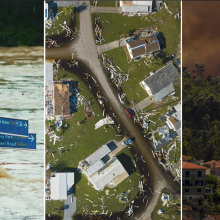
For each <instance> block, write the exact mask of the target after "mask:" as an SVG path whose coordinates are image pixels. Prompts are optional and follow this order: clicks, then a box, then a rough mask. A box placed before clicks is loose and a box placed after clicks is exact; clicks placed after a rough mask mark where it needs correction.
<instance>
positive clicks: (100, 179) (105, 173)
mask: <svg viewBox="0 0 220 220" xmlns="http://www.w3.org/2000/svg"><path fill="white" fill-rule="evenodd" d="M120 175H123V177H122V179H121V181H123V180H124V179H125V178H127V177H128V176H129V175H128V173H127V171H126V170H125V168H124V167H123V166H122V164H121V163H120V161H119V160H118V159H117V158H114V159H113V161H112V162H111V164H110V165H109V166H107V167H106V168H105V169H104V170H102V171H101V172H99V173H96V174H95V175H93V176H92V177H91V178H90V180H91V181H92V182H93V184H94V185H95V187H96V189H97V190H102V189H103V188H104V187H105V186H106V185H108V184H109V183H110V182H112V181H114V178H116V177H118V176H120Z"/></svg>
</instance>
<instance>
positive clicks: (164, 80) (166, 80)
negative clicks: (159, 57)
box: [140, 63, 180, 102]
mask: <svg viewBox="0 0 220 220" xmlns="http://www.w3.org/2000/svg"><path fill="white" fill-rule="evenodd" d="M179 77H180V75H179V72H178V70H177V68H176V67H175V66H174V65H173V64H172V63H169V64H168V65H166V66H165V67H163V68H161V69H160V70H158V71H157V72H155V73H154V74H153V75H151V76H149V77H148V78H146V79H145V80H143V81H141V82H140V85H141V86H142V87H143V88H144V89H145V91H146V92H147V93H148V95H149V96H151V95H153V97H154V99H155V101H156V102H158V101H161V100H162V99H163V98H165V97H166V96H168V95H169V94H170V93H172V92H174V91H175V89H174V87H173V83H174V82H175V81H176V80H177V79H178V78H179Z"/></svg>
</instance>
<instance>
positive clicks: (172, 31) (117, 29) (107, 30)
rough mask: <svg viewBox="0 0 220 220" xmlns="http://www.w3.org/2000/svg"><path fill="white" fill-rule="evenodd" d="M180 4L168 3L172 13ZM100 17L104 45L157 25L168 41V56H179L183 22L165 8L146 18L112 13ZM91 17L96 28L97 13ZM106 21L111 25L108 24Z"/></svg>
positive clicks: (102, 14) (166, 50) (165, 49)
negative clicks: (121, 36) (135, 31)
mask: <svg viewBox="0 0 220 220" xmlns="http://www.w3.org/2000/svg"><path fill="white" fill-rule="evenodd" d="M180 4H181V2H180V1H177V2H174V3H171V2H168V7H169V6H170V9H169V10H170V11H172V12H173V11H176V8H180ZM98 15H99V16H100V26H101V29H102V31H103V32H102V34H103V37H104V39H105V41H103V44H106V43H109V42H112V41H115V40H119V38H120V35H122V34H125V35H126V34H129V33H131V32H132V31H134V30H139V29H141V28H148V27H151V26H152V25H156V26H157V28H158V29H157V30H158V31H159V32H162V33H163V36H164V38H165V39H166V48H164V52H167V54H172V53H173V54H177V52H178V51H179V48H178V46H179V45H180V31H181V22H180V20H177V19H174V14H173V15H170V14H169V13H168V12H167V11H166V10H165V8H164V7H163V9H161V10H159V11H158V12H156V13H155V14H150V15H148V16H146V17H139V16H134V17H128V16H123V15H121V14H112V13H98ZM91 16H92V22H93V26H94V18H95V16H96V13H93V14H92V15H91ZM106 20H107V21H108V22H109V23H108V22H106ZM95 39H96V37H95Z"/></svg>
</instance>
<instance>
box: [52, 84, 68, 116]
mask: <svg viewBox="0 0 220 220" xmlns="http://www.w3.org/2000/svg"><path fill="white" fill-rule="evenodd" d="M69 109H70V108H69V84H64V83H54V111H55V115H56V116H57V115H64V116H65V115H69V114H70V111H69Z"/></svg>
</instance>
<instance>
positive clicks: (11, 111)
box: [0, 47, 44, 220]
mask: <svg viewBox="0 0 220 220" xmlns="http://www.w3.org/2000/svg"><path fill="white" fill-rule="evenodd" d="M43 55H44V48H43V47H16V48H0V100H1V104H0V115H1V117H10V118H17V119H26V120H29V133H36V134H37V150H17V149H5V148H0V207H1V208H0V216H1V217H0V218H1V219H8V220H10V219H16V220H20V219H22V220H23V219H36V220H38V219H40V220H42V219H43V218H44V217H43V216H44V62H43V60H44V59H43Z"/></svg>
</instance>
